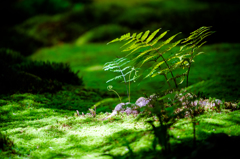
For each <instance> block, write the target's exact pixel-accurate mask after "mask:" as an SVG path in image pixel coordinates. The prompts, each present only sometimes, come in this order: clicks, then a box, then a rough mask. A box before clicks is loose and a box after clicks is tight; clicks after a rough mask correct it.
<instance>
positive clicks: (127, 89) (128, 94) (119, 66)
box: [115, 63, 129, 97]
mask: <svg viewBox="0 0 240 159" xmlns="http://www.w3.org/2000/svg"><path fill="white" fill-rule="evenodd" d="M115 64H116V65H117V66H118V68H119V70H120V72H121V74H122V76H123V79H124V82H125V86H126V90H127V95H128V97H129V93H128V89H127V82H126V79H125V76H124V74H123V72H122V69H121V68H120V66H119V65H118V64H117V63H115Z"/></svg>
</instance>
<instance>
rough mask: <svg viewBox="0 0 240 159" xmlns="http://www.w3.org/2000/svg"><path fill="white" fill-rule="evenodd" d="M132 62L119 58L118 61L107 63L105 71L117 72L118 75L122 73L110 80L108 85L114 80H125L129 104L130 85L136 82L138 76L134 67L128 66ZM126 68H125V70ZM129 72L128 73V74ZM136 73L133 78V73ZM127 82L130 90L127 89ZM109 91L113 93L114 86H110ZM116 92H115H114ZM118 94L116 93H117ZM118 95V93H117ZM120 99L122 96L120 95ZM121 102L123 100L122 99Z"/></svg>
mask: <svg viewBox="0 0 240 159" xmlns="http://www.w3.org/2000/svg"><path fill="white" fill-rule="evenodd" d="M130 62H131V61H130V60H128V59H127V58H117V59H114V60H113V61H111V62H107V63H105V64H104V67H103V69H104V70H105V71H108V70H109V71H112V72H117V73H120V75H118V76H116V77H114V78H112V79H110V80H108V81H107V82H106V83H108V82H111V81H113V80H118V79H123V82H124V83H125V85H126V92H127V96H128V99H129V102H130V83H131V81H135V80H136V79H137V78H138V76H137V70H136V69H135V68H134V67H131V66H130V65H127V64H129V63H130ZM123 67H124V68H123ZM126 71H127V72H126ZM133 71H134V72H135V74H134V76H133V77H132V78H131V74H132V72H133ZM124 72H126V73H124ZM127 76H128V77H129V79H128V80H127V79H126V78H127ZM127 82H128V83H129V86H128V87H129V90H128V88H127ZM108 90H110V91H113V90H112V86H108ZM114 92H115V91H114ZM115 93H116V92H115ZM116 94H117V95H118V93H116ZM118 97H119V99H120V96H119V95H118ZM120 101H121V99H120Z"/></svg>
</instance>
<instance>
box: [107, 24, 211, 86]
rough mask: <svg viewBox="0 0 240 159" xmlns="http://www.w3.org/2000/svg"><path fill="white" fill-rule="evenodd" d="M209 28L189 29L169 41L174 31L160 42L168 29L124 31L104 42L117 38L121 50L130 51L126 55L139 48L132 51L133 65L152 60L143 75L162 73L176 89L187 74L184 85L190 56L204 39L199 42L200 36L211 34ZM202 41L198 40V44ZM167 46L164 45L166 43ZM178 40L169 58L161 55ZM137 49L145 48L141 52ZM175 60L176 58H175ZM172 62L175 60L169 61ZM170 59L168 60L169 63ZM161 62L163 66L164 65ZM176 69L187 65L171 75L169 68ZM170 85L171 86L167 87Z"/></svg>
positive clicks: (151, 75) (189, 64) (192, 56)
mask: <svg viewBox="0 0 240 159" xmlns="http://www.w3.org/2000/svg"><path fill="white" fill-rule="evenodd" d="M209 29H210V27H201V28H199V29H197V30H196V31H193V32H192V33H191V35H190V36H189V37H188V38H186V39H181V40H178V41H177V42H174V43H170V42H171V41H172V40H173V39H174V38H175V37H176V36H177V35H178V34H180V33H177V34H175V35H173V36H171V37H170V38H168V39H167V40H165V41H162V42H161V43H160V44H158V42H159V41H160V40H161V39H162V38H163V37H164V36H165V35H166V34H167V32H168V31H165V32H163V33H162V34H160V35H159V36H156V35H157V33H158V32H159V30H160V29H158V30H156V31H154V32H153V33H151V34H150V31H146V32H145V33H143V32H141V33H138V34H137V33H134V34H132V35H131V34H130V33H127V34H125V35H122V36H121V37H120V38H116V39H114V40H112V41H110V42H109V43H108V44H110V43H113V42H118V41H127V42H126V43H125V44H124V45H123V46H126V48H125V49H123V51H124V52H125V51H127V52H130V53H129V54H128V55H127V56H129V55H132V54H133V53H134V52H136V51H139V52H137V53H135V54H134V56H133V57H132V60H133V61H135V67H141V66H142V65H143V64H145V63H147V62H150V61H151V62H153V64H152V67H151V69H150V70H151V71H150V72H149V73H148V74H147V76H146V77H145V78H147V77H155V76H156V75H164V77H165V79H166V81H167V82H168V85H169V86H170V83H169V81H170V80H173V81H174V84H175V87H176V88H178V85H180V84H181V83H182V82H183V81H184V79H185V76H187V86H188V75H189V71H190V67H191V63H192V62H194V61H193V58H194V57H196V56H197V55H200V54H201V52H200V53H195V54H194V52H195V50H196V49H198V48H200V47H201V46H202V45H203V44H204V43H205V42H202V40H203V39H204V38H206V37H207V36H209V35H211V34H212V33H213V32H212V31H209ZM200 42H202V43H200ZM169 43H170V45H168V46H167V47H165V48H164V46H166V45H167V44H169ZM180 43H182V47H181V48H180V50H179V51H178V52H175V53H173V54H172V55H171V56H169V57H167V58H166V57H164V56H165V54H167V53H169V52H170V51H171V50H172V49H173V48H174V47H176V46H177V45H178V44H180ZM141 49H145V50H144V51H141ZM176 60H177V61H176ZM172 61H175V62H172ZM171 62H172V63H171ZM164 64H165V66H164ZM179 68H182V69H184V68H187V69H188V70H187V71H186V72H184V73H182V74H180V75H176V76H174V75H173V71H174V70H176V69H179ZM169 73H170V74H171V78H168V74H169ZM177 78H181V79H180V82H177ZM170 87H171V86H170Z"/></svg>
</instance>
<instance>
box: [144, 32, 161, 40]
mask: <svg viewBox="0 0 240 159" xmlns="http://www.w3.org/2000/svg"><path fill="white" fill-rule="evenodd" d="M159 30H160V29H158V30H156V31H154V32H153V33H152V34H151V35H150V36H149V37H148V39H147V40H146V43H149V42H150V41H152V39H153V38H154V37H155V35H156V34H157V33H158V32H159Z"/></svg>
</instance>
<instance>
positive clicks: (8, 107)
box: [0, 43, 240, 159]
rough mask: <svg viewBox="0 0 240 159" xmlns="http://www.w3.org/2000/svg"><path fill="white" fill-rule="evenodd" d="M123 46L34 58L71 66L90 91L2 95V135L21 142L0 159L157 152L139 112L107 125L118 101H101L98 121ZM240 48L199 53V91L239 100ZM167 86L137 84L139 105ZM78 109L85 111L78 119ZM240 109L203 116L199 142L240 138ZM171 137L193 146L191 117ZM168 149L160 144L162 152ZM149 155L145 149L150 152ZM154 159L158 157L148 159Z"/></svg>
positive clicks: (193, 78) (194, 78)
mask: <svg viewBox="0 0 240 159" xmlns="http://www.w3.org/2000/svg"><path fill="white" fill-rule="evenodd" d="M119 47H120V45H119V44H111V45H106V44H105V43H98V44H87V45H84V46H78V45H75V44H62V45H58V46H55V47H49V48H43V49H40V50H39V51H37V52H36V53H35V54H33V55H32V56H30V57H29V58H31V59H33V60H36V59H37V60H50V61H56V62H68V63H70V66H71V68H72V69H73V70H74V71H77V70H80V72H79V76H83V79H84V82H85V86H84V87H77V86H65V87H64V89H63V90H62V91H59V92H57V93H56V94H54V95H52V94H49V93H45V94H28V93H26V94H12V95H10V96H1V100H0V113H1V117H0V121H1V122H0V131H1V132H2V133H3V134H5V133H6V134H7V135H8V136H9V138H10V139H11V140H12V141H13V142H14V147H13V148H12V150H9V151H1V152H0V156H1V157H0V158H9V157H11V158H42V159H48V158H49V159H50V158H76V159H80V158H81V159H82V158H111V157H109V156H104V155H102V154H103V153H108V154H113V155H124V154H126V153H127V152H128V151H129V150H128V148H127V147H126V145H127V143H130V148H131V149H132V150H133V152H136V153H137V154H138V155H139V158H141V156H145V157H146V154H145V151H148V150H151V144H152V143H151V142H152V140H153V134H152V133H150V131H148V130H149V129H150V126H149V125H148V124H145V123H144V122H143V120H144V119H141V120H140V121H135V117H133V116H132V115H130V116H127V115H118V116H115V117H113V118H112V119H109V120H105V121H102V120H101V119H103V118H104V117H106V116H107V114H108V113H107V112H109V113H110V112H111V110H112V109H113V108H114V106H115V105H116V104H117V103H118V101H116V100H115V101H114V100H112V101H111V102H108V103H104V104H101V105H99V106H98V107H97V116H96V118H93V117H92V116H91V115H86V113H89V111H88V108H90V107H92V106H93V105H94V104H95V103H97V102H99V101H101V100H103V99H106V98H109V97H112V98H114V97H115V98H117V96H116V95H115V94H114V93H111V92H108V91H107V89H106V87H107V86H108V84H106V81H107V80H108V79H110V78H112V77H114V74H113V73H112V72H105V71H103V70H102V68H103V65H104V63H106V62H109V61H111V60H112V59H114V58H115V57H116V56H123V55H125V54H124V53H123V52H120V51H119V49H118V48H119ZM239 49H240V45H239V44H228V43H222V44H213V45H206V46H204V47H202V49H201V50H199V51H204V52H205V53H206V54H203V55H200V56H199V57H197V58H196V60H195V63H194V64H193V66H192V69H191V72H190V83H191V84H193V83H197V82H200V81H203V80H204V81H206V82H205V85H203V86H202V87H201V88H199V91H203V92H204V93H205V94H206V95H207V97H216V98H218V99H225V100H226V101H233V102H237V103H238V102H239V100H240V94H239V92H240V91H239V88H240V81H239V73H238V72H239V70H240V68H239V65H237V63H238V59H239V55H240V54H239ZM110 84H111V85H113V87H114V88H115V90H116V91H118V92H119V94H120V95H121V96H122V97H126V93H125V87H124V84H122V83H118V82H117V81H113V82H112V83H110ZM162 84H165V83H164V81H163V79H161V78H153V79H151V80H146V81H144V82H143V83H142V85H140V86H139V85H137V84H133V85H132V87H131V88H132V101H133V102H134V100H135V99H137V98H138V97H140V96H143V93H146V94H148V95H150V94H152V93H154V92H157V91H160V90H161V85H162ZM76 110H79V112H80V115H81V112H83V113H84V114H85V116H82V115H81V116H77V114H76ZM239 117H240V115H239V110H236V111H233V112H230V111H222V112H221V113H214V112H209V113H206V114H203V115H201V116H199V117H198V119H199V121H200V122H199V123H198V125H197V126H196V134H197V140H198V141H199V142H201V141H204V140H205V139H206V138H207V137H208V136H210V135H211V133H226V134H228V135H229V136H234V135H240V131H239V130H240V127H239ZM170 132H171V133H172V134H173V136H174V137H175V139H172V140H171V143H172V144H173V145H174V144H177V143H178V144H179V143H186V144H189V145H191V144H192V137H193V134H192V126H191V121H190V120H189V119H187V118H186V119H180V120H178V122H177V123H176V124H175V125H173V127H172V128H171V130H170ZM158 149H160V147H158ZM143 150H144V151H143ZM148 157H149V158H153V156H148ZM143 158H144V157H143Z"/></svg>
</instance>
